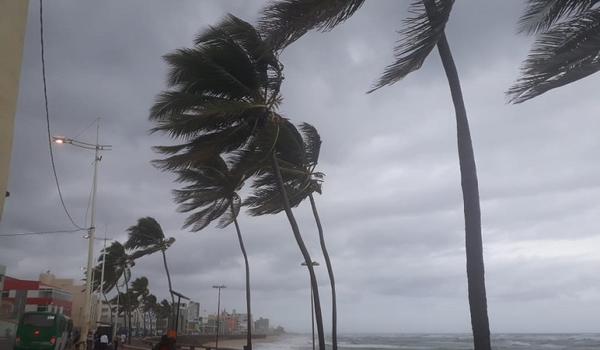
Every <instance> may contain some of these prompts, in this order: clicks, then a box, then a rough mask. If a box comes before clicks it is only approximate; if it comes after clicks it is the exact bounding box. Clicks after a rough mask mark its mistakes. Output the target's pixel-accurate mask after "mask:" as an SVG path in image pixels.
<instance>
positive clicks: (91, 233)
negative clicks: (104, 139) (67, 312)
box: [53, 123, 112, 350]
mask: <svg viewBox="0 0 600 350" xmlns="http://www.w3.org/2000/svg"><path fill="white" fill-rule="evenodd" d="M99 136H100V123H98V124H97V125H96V143H95V144H91V143H87V142H82V141H78V140H74V139H69V138H66V137H62V136H54V137H53V139H54V142H55V143H58V144H65V143H66V144H70V145H73V146H76V147H80V148H85V149H90V150H94V151H95V152H94V180H93V184H92V205H91V211H92V213H91V216H90V228H89V229H88V237H87V239H88V259H87V273H86V288H85V299H84V304H83V313H84V315H83V329H82V332H81V336H82V337H83V339H85V340H86V342H85V343H84V344H85V345H84V349H87V334H88V333H89V331H90V328H91V326H92V320H91V304H92V302H91V301H92V300H91V299H92V272H93V264H94V239H95V235H96V193H97V183H98V163H100V161H101V160H102V156H100V151H110V150H111V147H112V146H111V145H101V144H99V143H98V139H99ZM88 350H90V349H88Z"/></svg>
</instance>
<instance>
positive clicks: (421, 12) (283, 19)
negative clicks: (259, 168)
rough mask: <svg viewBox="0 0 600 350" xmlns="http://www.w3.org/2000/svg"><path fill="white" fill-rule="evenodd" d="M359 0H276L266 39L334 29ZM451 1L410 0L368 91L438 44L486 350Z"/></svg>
mask: <svg viewBox="0 0 600 350" xmlns="http://www.w3.org/2000/svg"><path fill="white" fill-rule="evenodd" d="M363 3H364V0H346V1H336V0H326V1H319V0H280V1H276V2H274V3H272V4H270V5H268V6H267V7H266V8H265V9H264V12H263V14H264V16H263V19H262V20H261V31H262V32H263V33H265V36H266V37H267V39H266V40H267V41H268V42H269V43H270V44H271V45H273V48H274V49H275V50H282V49H283V48H285V47H286V46H288V45H289V44H291V43H293V42H294V41H295V40H297V39H298V38H300V37H301V36H302V35H304V34H305V33H306V32H308V31H310V30H313V29H317V30H321V31H327V30H330V29H332V28H333V27H335V26H336V25H338V24H340V23H342V22H343V21H345V20H347V19H348V18H349V17H351V16H352V15H353V14H354V13H355V12H356V11H357V10H358V9H359V8H360V7H361V6H362V4H363ZM453 3H454V1H453V0H422V1H413V2H412V5H411V11H410V12H411V13H412V14H413V15H412V16H411V17H410V18H407V19H406V20H405V27H404V28H403V29H402V30H401V31H400V34H401V35H402V37H401V40H400V41H399V44H398V45H397V46H396V48H395V58H396V60H395V62H394V63H393V64H391V65H389V66H388V67H387V68H386V69H385V71H384V73H383V74H382V76H381V78H380V79H379V80H378V81H377V82H376V83H375V85H374V87H373V88H372V89H371V90H370V91H369V92H373V91H374V90H376V89H379V88H381V87H383V86H386V85H391V84H393V83H395V82H397V81H399V80H401V79H402V78H404V77H405V76H406V75H408V74H410V73H411V72H413V71H415V70H418V69H419V68H420V67H421V66H422V64H423V62H424V61H425V59H426V58H427V57H428V56H429V54H430V53H431V51H432V50H433V49H434V48H435V47H436V46H437V49H438V52H439V54H440V57H441V59H442V64H443V66H444V70H445V73H446V78H447V80H448V84H449V86H450V92H451V95H452V100H453V103H454V109H455V114H456V126H457V138H458V157H459V163H460V175H461V186H462V193H463V203H464V218H465V246H466V257H467V281H468V290H469V306H470V313H471V326H472V329H473V341H474V345H475V349H476V350H488V349H490V348H491V345H490V332H489V321H488V315H487V298H486V292H485V277H484V276H485V273H484V265H483V246H482V245H483V243H482V237H481V212H480V205H479V185H478V181H477V169H476V166H475V156H474V152H473V145H472V141H471V135H470V131H469V123H468V119H467V114H466V109H465V105H464V101H463V97H462V91H461V87H460V81H459V79H458V73H457V70H456V66H455V64H454V60H453V58H452V54H451V51H450V46H449V45H448V41H447V39H446V35H445V33H444V30H445V26H446V23H447V21H448V18H449V16H450V12H451V10H452V5H453ZM334 346H335V345H334Z"/></svg>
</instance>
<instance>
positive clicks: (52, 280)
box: [40, 271, 100, 328]
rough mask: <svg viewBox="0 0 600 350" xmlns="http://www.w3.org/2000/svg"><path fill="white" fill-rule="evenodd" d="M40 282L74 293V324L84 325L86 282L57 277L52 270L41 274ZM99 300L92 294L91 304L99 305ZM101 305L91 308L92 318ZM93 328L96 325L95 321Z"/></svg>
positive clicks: (77, 325)
mask: <svg viewBox="0 0 600 350" xmlns="http://www.w3.org/2000/svg"><path fill="white" fill-rule="evenodd" d="M40 283H43V284H45V285H48V286H53V287H55V288H59V289H62V290H66V291H68V292H69V293H71V295H72V304H73V305H72V312H71V319H72V320H73V326H74V327H76V328H80V327H82V326H83V306H84V304H85V284H75V282H74V280H73V279H70V278H56V276H54V274H52V273H50V271H46V272H45V273H42V274H40ZM99 302H100V301H99V300H98V298H97V297H96V296H95V295H92V301H91V305H98V304H99ZM98 311H99V307H92V308H91V319H92V320H93V321H95V320H96V316H97V313H98ZM93 323H94V324H92V328H93V327H94V326H95V322H93Z"/></svg>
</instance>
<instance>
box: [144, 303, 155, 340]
mask: <svg viewBox="0 0 600 350" xmlns="http://www.w3.org/2000/svg"><path fill="white" fill-rule="evenodd" d="M156 308H157V299H156V295H154V294H148V295H147V296H146V297H145V298H144V309H143V311H144V313H145V314H146V315H148V323H149V326H150V335H154V333H153V332H152V318H155V316H156ZM145 328H146V327H144V329H145Z"/></svg>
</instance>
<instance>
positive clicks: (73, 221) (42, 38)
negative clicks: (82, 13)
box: [40, 0, 85, 231]
mask: <svg viewBox="0 0 600 350" xmlns="http://www.w3.org/2000/svg"><path fill="white" fill-rule="evenodd" d="M42 2H43V0H40V46H41V56H42V80H43V83H44V84H43V85H44V107H45V111H46V129H47V132H48V149H49V151H50V162H51V163H52V173H53V174H54V182H55V183H56V189H57V190H58V197H59V198H60V203H61V205H62V208H63V210H64V212H65V214H66V215H67V217H68V218H69V221H70V222H71V224H72V225H73V226H74V227H76V228H77V229H78V231H79V230H85V228H83V227H81V226H79V225H77V223H76V222H75V220H73V217H72V216H71V214H70V213H69V210H68V209H67V206H66V204H65V200H64V198H63V195H62V191H61V189H60V183H59V181H58V175H57V173H56V164H55V163H54V152H53V151H52V133H51V132H50V113H49V111H48V89H47V86H46V60H45V58H44V10H43V5H42Z"/></svg>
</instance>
